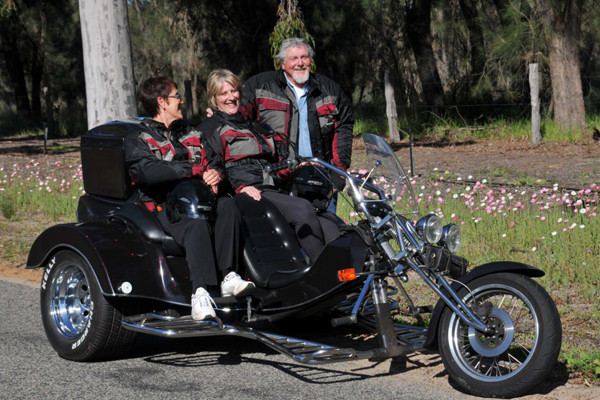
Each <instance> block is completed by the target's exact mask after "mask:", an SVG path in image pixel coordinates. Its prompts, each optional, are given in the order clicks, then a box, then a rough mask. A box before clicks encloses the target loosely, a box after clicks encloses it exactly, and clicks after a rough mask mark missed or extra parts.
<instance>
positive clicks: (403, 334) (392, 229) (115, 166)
mask: <svg viewBox="0 0 600 400" xmlns="http://www.w3.org/2000/svg"><path fill="white" fill-rule="evenodd" d="M141 129H142V127H141V125H140V124H139V121H127V122H113V123H108V124H104V125H101V126H98V127H96V128H94V129H92V130H90V131H88V132H87V133H85V134H84V135H82V138H81V158H82V168H83V178H84V188H85V192H86V193H85V194H84V195H83V196H81V198H80V199H79V205H78V209H77V222H76V223H70V224H62V225H57V226H53V227H50V228H48V229H47V230H46V231H44V232H43V233H42V234H41V235H40V236H39V237H38V238H37V240H36V241H35V243H34V244H33V246H32V248H31V251H30V254H29V258H28V261H27V268H40V267H41V268H45V271H44V274H43V278H42V283H41V314H42V320H43V325H44V328H45V331H46V335H47V337H48V340H49V341H50V343H51V344H52V346H53V347H54V349H55V350H56V351H57V353H58V354H59V355H60V356H61V357H64V358H66V359H69V360H76V361H88V360H94V359H98V358H110V357H116V356H118V355H120V354H122V353H123V352H125V351H126V350H127V349H128V348H129V347H130V345H131V343H132V342H133V340H134V339H135V337H136V334H137V333H138V332H142V333H145V334H150V335H158V336H163V337H170V338H180V337H203V336H216V335H231V336H242V337H246V338H251V339H254V340H257V341H259V342H261V343H264V344H265V345H267V346H269V347H271V348H273V349H275V350H277V351H279V352H281V353H283V354H286V355H288V356H290V357H292V358H293V359H295V360H296V361H298V362H300V363H305V364H320V363H331V362H345V361H350V360H357V359H369V360H373V361H380V360H383V359H387V358H392V357H399V356H403V355H407V354H410V353H414V352H418V351H419V350H422V349H432V348H433V349H435V348H437V349H439V352H440V355H441V358H442V360H443V363H444V365H445V368H446V370H447V372H448V374H449V376H450V378H451V379H452V380H454V381H455V382H456V384H457V385H458V386H460V387H461V388H463V389H464V390H466V391H468V392H470V393H472V394H475V395H479V396H486V397H513V396H519V395H522V394H524V393H526V392H527V391H529V390H530V389H532V388H533V387H534V386H535V385H537V384H538V383H540V382H541V381H542V380H543V379H544V378H545V377H546V376H547V375H548V373H549V371H550V370H551V369H552V368H553V366H554V365H555V364H556V361H557V357H558V353H559V350H560V345H561V324H560V319H559V315H558V312H557V309H556V306H555V304H554V302H553V301H552V299H551V297H550V296H549V295H548V293H547V292H546V291H545V290H544V289H543V288H542V287H541V286H540V285H539V284H538V283H536V282H535V281H534V280H533V279H532V278H536V277H540V276H543V274H544V273H543V272H542V271H541V270H539V269H536V268H534V267H531V266H529V265H525V264H521V263H517V262H508V261H498V262H492V263H489V264H485V265H480V266H478V267H476V268H472V269H470V270H469V271H468V272H467V271H466V269H467V264H468V263H467V260H465V259H463V258H461V257H459V256H457V255H456V254H455V253H456V252H457V251H458V249H459V247H460V242H461V234H460V229H459V227H458V226H456V225H454V224H447V225H443V224H442V221H441V219H440V218H439V217H438V216H436V215H435V214H429V215H425V216H423V217H421V218H418V215H417V202H416V199H415V196H414V193H413V190H412V186H411V181H410V179H409V178H408V176H407V175H406V173H405V172H404V170H403V169H402V167H401V165H400V163H399V161H398V159H397V158H396V156H395V155H394V153H393V151H392V150H391V149H390V147H389V146H388V145H387V143H386V142H385V141H384V140H383V139H382V138H381V137H378V136H375V135H372V134H364V135H363V139H364V143H365V149H366V153H367V155H368V158H369V160H370V162H371V167H372V168H371V170H370V171H369V172H368V173H365V174H363V175H359V176H356V175H351V174H350V173H347V172H345V171H342V170H340V169H338V168H336V167H335V166H333V165H331V164H329V163H327V162H324V161H322V160H320V159H316V158H311V159H305V160H302V161H305V162H309V163H310V164H312V165H318V166H319V168H315V171H317V173H318V174H320V175H321V176H313V178H310V177H309V178H308V179H304V181H302V182H300V183H299V184H302V185H304V186H302V188H303V190H300V191H296V192H294V193H292V195H303V196H310V195H311V193H312V194H316V196H315V197H314V198H311V200H312V201H317V200H318V201H323V200H324V201H327V199H328V198H329V196H330V190H329V189H328V186H327V185H328V182H329V181H328V179H329V177H330V176H332V175H333V174H337V175H338V176H342V177H344V178H345V180H346V190H345V192H344V193H340V196H339V198H340V200H339V201H340V202H341V201H343V199H346V201H348V203H350V204H351V206H352V208H353V210H354V211H355V212H356V213H357V215H358V216H359V217H360V219H358V220H357V221H356V222H353V223H349V224H347V223H344V222H343V221H342V220H340V219H339V218H336V217H335V216H334V215H324V217H328V218H329V219H330V220H332V221H335V222H336V223H337V224H338V226H339V229H340V234H339V236H338V237H337V238H335V239H333V240H331V241H330V242H329V243H328V244H327V245H326V246H325V248H324V249H323V251H322V252H321V254H320V256H319V257H318V258H317V259H316V260H313V261H314V262H312V263H311V262H308V261H307V258H306V257H305V255H304V253H303V251H302V249H301V248H300V246H299V244H298V241H297V240H296V237H295V234H294V232H293V231H292V229H291V228H290V226H289V225H287V223H286V221H285V219H284V218H283V217H282V215H281V214H279V213H278V212H277V210H276V209H275V208H274V207H272V206H270V205H269V204H268V202H266V201H261V202H256V201H254V200H252V199H250V198H249V197H247V196H236V197H235V201H236V203H237V206H238V209H239V212H240V216H241V219H242V222H243V227H242V232H243V237H244V241H245V242H244V246H243V263H244V265H243V271H245V277H246V278H248V279H250V280H252V282H254V283H255V285H256V288H255V289H254V290H253V291H252V292H250V293H246V294H244V295H243V296H241V297H233V296H230V297H217V298H215V299H214V300H215V302H216V305H217V308H216V309H217V316H218V318H217V319H216V320H207V321H194V320H193V319H192V318H191V316H190V297H191V294H192V293H191V292H192V288H191V284H190V281H189V270H188V267H187V264H186V261H185V256H184V255H185V254H184V250H183V249H182V248H181V247H179V246H178V245H177V244H176V243H175V242H174V240H173V238H171V237H170V236H169V235H168V234H166V233H165V232H164V231H163V230H162V229H161V226H160V224H159V223H158V221H157V219H156V217H155V216H154V215H153V214H152V213H150V212H149V211H148V210H147V209H146V208H144V207H142V206H140V205H138V204H135V203H132V202H128V201H127V199H128V198H129V196H130V195H131V193H132V186H131V181H130V177H129V174H128V171H127V168H126V165H125V161H124V155H123V139H124V137H125V136H126V135H132V134H139V132H140V130H141ZM273 169H274V170H275V169H276V168H273ZM323 171H325V172H323ZM323 178H325V179H323ZM311 187H312V188H313V189H314V190H311ZM319 194H320V195H322V196H325V199H323V197H322V196H321V197H319ZM322 208H323V207H320V209H322ZM324 214H326V212H324ZM409 279H421V280H422V281H423V282H424V285H423V286H424V287H425V288H426V289H428V290H430V291H432V293H434V294H435V295H436V296H437V298H438V301H437V304H436V305H435V306H421V305H416V304H414V302H413V300H412V297H411V296H409V291H410V290H407V289H406V285H407V282H408V280H409ZM409 289H410V288H409ZM401 305H402V307H401ZM406 310H408V314H409V315H410V316H413V317H414V316H420V315H421V314H428V315H429V314H430V315H429V319H428V324H416V325H407V324H406V322H403V321H402V320H401V319H400V318H398V316H399V315H401V314H406V313H407V312H406ZM311 316H319V317H323V316H325V317H326V318H330V321H331V324H332V325H333V327H341V326H344V325H350V324H356V325H357V326H358V327H360V328H362V329H366V330H370V331H372V332H374V333H376V336H377V338H378V340H377V345H374V348H372V349H368V350H364V349H362V350H359V349H354V348H347V347H336V346H333V345H328V344H322V343H315V342H312V341H307V340H303V339H301V338H295V337H289V336H287V335H285V334H283V335H282V334H277V333H274V332H276V331H275V330H270V329H268V328H265V327H268V326H270V325H269V324H271V323H276V322H278V321H283V322H285V321H289V320H297V319H299V318H307V317H311ZM423 325H426V327H425V326H423Z"/></svg>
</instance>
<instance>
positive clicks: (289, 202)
mask: <svg viewBox="0 0 600 400" xmlns="http://www.w3.org/2000/svg"><path fill="white" fill-rule="evenodd" d="M261 196H262V197H264V198H265V199H267V200H268V201H270V202H271V203H273V205H274V206H275V207H276V208H277V209H278V210H279V212H281V214H282V215H283V217H284V218H285V220H286V221H287V222H288V224H290V225H291V226H292V228H293V229H294V231H295V232H296V237H297V238H298V242H299V243H300V246H301V247H302V248H303V249H304V251H305V252H306V254H308V257H310V260H311V262H315V261H316V259H317V257H318V256H319V254H320V253H321V250H323V247H325V244H326V243H327V242H329V241H331V240H332V239H335V238H336V237H337V236H339V230H338V229H337V226H336V225H335V224H334V223H332V222H331V221H328V220H325V219H323V220H321V219H320V218H319V217H318V216H317V213H316V212H315V209H314V207H313V205H312V203H311V202H310V201H308V200H306V199H303V198H300V197H293V196H289V195H287V194H283V193H278V192H270V191H265V192H262V193H261Z"/></svg>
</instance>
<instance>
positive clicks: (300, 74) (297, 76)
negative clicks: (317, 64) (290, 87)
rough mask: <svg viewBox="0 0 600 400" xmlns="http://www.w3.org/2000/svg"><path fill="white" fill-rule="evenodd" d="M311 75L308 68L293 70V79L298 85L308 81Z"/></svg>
mask: <svg viewBox="0 0 600 400" xmlns="http://www.w3.org/2000/svg"><path fill="white" fill-rule="evenodd" d="M309 77H310V71H309V70H308V69H305V70H302V71H293V72H292V79H293V80H294V82H296V83H297V84H298V85H304V84H305V83H306V82H308V78H309Z"/></svg>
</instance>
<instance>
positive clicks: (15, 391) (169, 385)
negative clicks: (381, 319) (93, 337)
mask: <svg viewBox="0 0 600 400" xmlns="http://www.w3.org/2000/svg"><path fill="white" fill-rule="evenodd" d="M0 304H1V305H2V306H1V307H0V338H1V340H0V399H32V400H34V399H46V400H48V399H64V400H67V399H82V398H84V399H98V398H103V399H117V398H122V399H154V398H169V399H259V398H260V399H305V398H319V399H328V400H331V399H382V398H401V399H419V400H424V399H465V398H472V397H471V396H467V395H465V394H464V393H461V392H459V391H457V390H456V389H454V388H452V387H451V386H450V385H449V384H448V379H447V376H444V375H442V376H437V377H435V376H431V375H428V374H427V373H423V371H421V370H420V369H421V368H420V367H419V366H418V365H415V364H413V363H411V362H408V363H406V362H404V363H403V362H390V361H387V362H383V363H379V364H373V363H371V362H368V361H356V362H345V363H338V364H327V365H319V366H305V365H301V364H298V363H296V362H295V361H293V360H291V359H290V358H288V357H286V356H283V355H281V354H278V353H276V352H274V351H272V350H271V349H269V348H268V347H266V346H264V345H262V344H260V343H257V342H255V341H252V340H248V339H243V338H236V337H212V338H201V339H182V340H178V339H163V338H155V337H150V336H145V335H143V336H140V337H139V338H138V340H137V341H136V343H135V345H134V346H133V348H132V349H131V352H130V353H129V354H128V355H127V356H126V357H124V358H120V359H116V360H112V361H105V362H93V363H78V362H73V361H67V360H64V359H61V358H60V357H59V356H58V355H57V354H56V353H55V352H54V350H53V349H52V347H51V345H50V344H49V342H48V341H47V340H46V335H45V333H44V329H43V326H42V322H41V319H40V310H39V289H38V288H34V287H31V286H27V285H22V284H17V283H11V282H6V281H0ZM432 357H436V356H435V355H432ZM437 359H438V360H437V361H434V362H433V363H434V364H436V363H437V364H438V365H439V357H437ZM438 369H439V368H438ZM434 381H435V383H434Z"/></svg>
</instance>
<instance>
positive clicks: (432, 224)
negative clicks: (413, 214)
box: [416, 214, 442, 244]
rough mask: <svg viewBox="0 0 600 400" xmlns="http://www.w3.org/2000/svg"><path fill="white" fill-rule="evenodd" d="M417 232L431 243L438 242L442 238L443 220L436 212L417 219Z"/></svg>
mask: <svg viewBox="0 0 600 400" xmlns="http://www.w3.org/2000/svg"><path fill="white" fill-rule="evenodd" d="M416 228H417V232H418V233H419V235H421V237H422V238H423V239H424V240H425V242H427V243H429V244H436V243H437V242H439V241H440V239H441V238H442V220H441V218H440V217H438V216H437V215H435V214H428V215H426V216H424V217H423V218H421V219H420V220H418V221H417V226H416Z"/></svg>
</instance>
